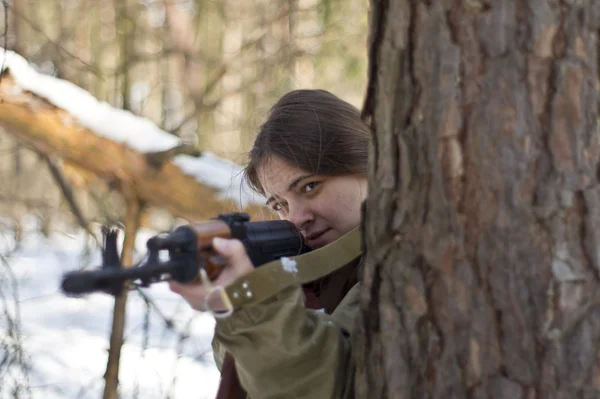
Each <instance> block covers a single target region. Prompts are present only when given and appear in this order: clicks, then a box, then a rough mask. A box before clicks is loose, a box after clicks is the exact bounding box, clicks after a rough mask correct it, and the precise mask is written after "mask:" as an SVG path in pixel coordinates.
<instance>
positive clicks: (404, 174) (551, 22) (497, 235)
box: [356, 0, 600, 399]
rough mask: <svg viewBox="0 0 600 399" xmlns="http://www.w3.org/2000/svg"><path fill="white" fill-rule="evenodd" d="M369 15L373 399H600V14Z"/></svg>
mask: <svg viewBox="0 0 600 399" xmlns="http://www.w3.org/2000/svg"><path fill="white" fill-rule="evenodd" d="M371 12H372V14H371V37H370V49H369V51H370V54H369V55H370V68H369V75H370V76H369V86H368V87H369V90H368V93H367V99H366V101H365V108H364V115H365V117H366V118H369V119H370V120H371V122H372V125H373V128H374V146H373V152H372V155H373V156H372V163H371V165H370V166H371V167H370V176H369V179H370V180H369V184H370V186H369V190H370V192H369V198H368V199H367V206H366V212H365V227H364V228H365V245H366V259H365V262H366V263H365V271H364V277H363V285H362V304H363V305H362V312H361V313H362V314H361V319H360V323H359V324H358V326H357V328H358V331H357V337H358V340H357V356H358V359H357V362H358V366H357V383H356V384H357V385H356V387H357V392H358V396H359V397H367V396H368V397H369V398H373V399H377V398H419V399H421V398H444V399H447V398H470V399H471V398H472V399H475V398H507V399H509V398H510V399H533V398H557V399H558V398H565V399H567V398H597V397H599V396H600V350H599V349H600V346H598V343H599V342H600V294H598V293H597V292H600V291H599V289H598V288H599V287H598V285H599V279H600V163H599V158H600V134H599V129H598V100H599V96H598V90H599V88H600V82H599V76H598V73H599V69H598V64H599V61H600V52H599V42H598V33H600V32H599V30H600V2H598V1H595V0H581V1H578V2H573V1H558V0H556V1H552V0H531V1H516V0H494V1H493V2H492V1H483V0H481V1H477V0H462V1H458V0H457V1H435V2H432V1H418V0H414V1H409V0H380V1H377V0H372V1H371ZM366 392H368V393H369V394H368V395H367V394H366Z"/></svg>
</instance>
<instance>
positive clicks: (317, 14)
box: [0, 0, 368, 399]
mask: <svg viewBox="0 0 600 399" xmlns="http://www.w3.org/2000/svg"><path fill="white" fill-rule="evenodd" d="M2 5H3V7H2V8H1V9H0V11H1V12H2V13H3V17H2V18H0V20H1V24H0V32H2V40H1V41H2V42H3V44H2V47H5V48H7V49H9V50H13V51H15V52H17V53H18V54H20V55H22V56H23V57H24V58H25V59H27V60H28V61H29V62H30V63H31V65H33V66H35V67H36V69H37V70H38V71H39V72H41V73H43V74H47V75H51V76H55V77H57V78H60V79H64V80H67V81H70V82H73V83H74V84H76V85H78V86H79V87H81V88H83V89H85V90H87V91H89V92H90V93H91V94H92V95H93V96H95V97H96V98H97V99H98V100H100V101H105V102H106V103H108V104H110V105H111V106H113V107H116V108H121V109H124V110H128V111H130V112H132V113H133V114H135V115H139V116H142V117H145V118H148V119H150V120H151V121H153V122H154V123H155V124H156V125H157V126H159V127H160V128H162V129H163V130H165V131H167V132H170V133H172V134H173V135H175V136H178V137H180V138H181V140H182V141H183V142H185V143H188V144H190V145H192V146H194V147H195V148H197V149H198V150H200V151H208V152H212V153H214V154H216V155H218V156H220V157H222V158H225V159H229V160H231V161H233V162H235V163H238V164H243V163H244V160H245V153H246V152H247V151H248V150H249V147H250V145H251V143H252V141H253V139H254V136H255V133H256V130H257V128H258V127H259V125H260V123H261V122H262V121H263V120H264V118H265V116H266V113H267V111H268V109H269V107H270V106H271V105H272V104H273V103H274V102H275V101H276V100H277V99H278V98H279V97H280V96H281V95H282V94H284V93H285V92H287V91H289V90H292V89H297V88H323V89H326V90H328V91H331V92H333V93H334V94H336V95H338V96H340V97H342V98H343V99H345V100H347V101H349V102H350V103H352V104H353V105H355V106H356V107H357V108H361V106H362V101H363V98H364V95H365V84H366V81H367V79H366V76H367V72H366V68H367V34H368V26H367V24H368V3H367V1H363V0H360V1H359V0H285V1H284V0H277V1H271V0H243V1H242V0H214V1H203V0H135V1H134V0H93V1H92V0H44V1H41V0H28V1H24V0H12V1H3V2H2ZM12 133H14V132H12ZM0 154H1V155H0V182H1V183H0V232H1V233H2V238H3V241H2V245H0V251H2V252H1V253H0V255H1V256H2V264H1V265H0V293H1V295H0V300H1V301H2V306H1V307H2V315H1V316H0V327H2V328H3V330H4V331H3V332H2V333H0V387H3V388H0V397H2V398H5V397H6V398H9V397H11V398H12V397H19V398H20V397H23V398H25V397H41V396H43V397H51V396H53V395H54V396H55V397H73V392H77V397H88V396H87V395H90V396H89V397H97V396H98V392H99V391H101V389H102V384H101V382H102V372H103V367H106V364H100V365H97V366H100V367H96V368H94V370H95V371H93V372H92V374H93V373H95V374H96V375H89V378H88V379H87V380H86V381H83V380H82V381H81V385H80V386H77V387H65V386H61V385H60V384H58V383H56V384H55V385H53V384H54V383H53V381H44V378H45V377H44V376H47V375H48V374H47V373H46V374H45V373H44V372H43V371H40V369H39V367H38V366H39V365H38V366H36V353H31V351H29V352H28V349H27V345H26V344H25V343H26V342H27V338H28V337H27V334H24V332H27V330H28V327H27V325H26V320H28V319H30V320H35V319H36V318H39V315H40V314H41V313H46V314H47V312H48V311H47V310H46V308H45V307H44V304H46V305H48V304H49V303H51V302H52V301H51V298H52V297H53V296H56V295H60V294H59V293H57V292H54V293H52V294H51V296H49V297H48V296H43V295H42V296H35V295H34V291H35V290H36V289H40V287H41V285H40V284H43V283H48V284H50V285H52V284H56V280H57V279H58V276H55V275H52V273H53V272H56V271H59V270H66V269H67V268H68V267H75V266H81V265H82V264H86V263H93V262H94V261H97V260H98V248H97V244H96V241H95V240H93V239H91V238H90V237H88V235H89V233H86V232H85V229H88V230H90V229H91V230H92V231H91V234H94V231H97V229H98V227H99V226H100V225H102V224H105V223H119V222H122V221H123V219H124V217H125V209H126V207H125V206H124V205H123V204H124V202H123V201H124V200H123V198H122V196H121V195H120V194H119V193H118V192H115V191H113V190H110V187H107V186H106V185H103V184H96V183H95V181H94V178H93V177H92V176H90V175H89V174H87V173H86V172H85V171H83V170H81V169H79V168H78V167H77V166H76V165H73V164H70V163H69V162H63V161H62V160H59V159H53V158H52V157H48V156H47V155H45V154H41V153H39V152H37V151H35V150H34V149H33V148H31V147H30V146H27V145H25V144H23V142H21V141H18V140H17V139H15V135H14V134H11V133H9V132H5V131H0ZM69 196H71V197H72V198H69ZM212 216H214V215H210V214H207V215H206V218H209V217H212ZM181 222H182V221H181V220H178V219H177V218H175V217H174V216H173V215H171V214H169V213H168V212H165V211H164V210H161V209H158V208H155V209H152V210H151V212H147V213H146V214H145V215H144V219H143V222H142V226H143V227H144V228H146V229H147V231H146V232H142V233H141V235H140V237H138V238H140V240H141V242H143V239H144V238H147V234H150V232H152V231H160V230H166V229H169V228H172V227H173V226H175V225H176V224H177V223H181ZM82 226H83V227H85V229H82V228H81V227H82ZM57 237H58V238H57ZM40 243H43V244H40ZM40 245H42V246H43V248H42V249H40V248H41V247H40ZM140 248H141V247H140ZM52 251H59V252H60V253H61V254H62V255H60V256H59V257H58V259H59V260H60V261H59V262H57V261H56V252H52ZM32 253H35V256H37V258H35V257H33V255H32ZM52 254H54V255H52ZM53 256H54V258H53ZM25 258H27V259H28V261H27V262H24V260H23V259H25ZM33 259H36V261H33ZM39 259H46V260H47V262H46V264H45V265H44V264H39V263H37V262H38V261H39ZM42 263H43V262H42ZM57 263H62V264H61V265H57ZM38 270H39V272H38ZM42 270H43V272H41V271H42ZM23 278H25V280H26V281H25V282H23ZM19 283H20V284H19ZM34 283H35V284H34ZM27 284H29V285H27ZM19 290H21V291H19ZM27 290H29V292H28V291H27ZM55 291H56V290H55ZM162 294H165V295H166V294H167V293H164V292H162V293H159V296H160V295H162ZM99 300H100V301H102V305H101V306H104V307H105V311H106V314H105V315H104V316H102V317H97V319H96V321H95V323H96V324H98V323H100V324H101V323H105V324H104V325H103V327H104V328H106V329H109V327H110V319H109V318H108V316H107V315H109V313H110V310H111V309H110V306H109V303H108V302H107V299H106V298H105V299H99ZM132 300H133V305H132V306H137V305H136V303H137V304H138V305H139V307H138V308H134V309H140V312H139V314H135V310H134V315H133V316H131V317H133V318H134V320H135V322H138V321H139V323H140V326H141V327H140V326H139V328H138V329H137V330H136V331H137V333H138V335H137V336H136V335H134V334H133V333H132V334H129V335H127V333H126V342H127V340H128V339H129V340H130V341H132V342H133V341H136V342H138V344H139V345H138V346H139V348H140V351H139V353H138V355H136V356H137V357H136V359H137V361H139V363H130V364H128V365H127V367H129V368H130V370H129V372H128V371H127V369H126V371H124V373H126V375H129V374H131V368H134V369H136V368H137V370H136V371H137V374H135V373H134V374H135V376H132V377H131V381H129V382H130V383H129V382H128V384H129V385H126V386H125V388H126V389H124V390H123V391H122V397H124V398H126V397H137V396H138V395H140V396H143V397H153V396H151V395H149V391H144V390H143V387H144V383H143V381H144V378H145V379H146V381H147V380H148V379H152V378H155V376H148V375H146V376H145V377H144V376H143V374H144V370H141V369H140V368H139V367H140V366H139V364H143V363H144V362H150V360H148V356H147V354H146V355H144V352H147V351H151V350H152V348H151V346H152V341H151V339H150V338H149V337H150V335H151V334H150V333H149V330H151V327H150V323H151V320H154V322H155V323H157V324H159V325H162V324H164V323H165V320H166V319H167V318H168V319H169V320H172V319H173V318H177V317H178V316H176V313H175V312H180V314H179V317H180V318H181V320H185V318H186V317H187V318H189V317H191V315H190V313H186V310H185V307H183V306H181V304H176V303H173V298H171V301H170V302H169V301H167V303H166V304H157V303H150V302H149V301H148V298H141V297H136V298H133V299H132ZM136 301H137V302H136ZM48 306H50V305H48ZM85 307H87V310H88V314H89V313H94V312H93V311H92V309H95V308H93V307H92V305H91V302H88V303H87V305H85V306H84V308H85ZM167 309H168V310H167ZM82 310H85V309H80V311H82ZM61 311H62V309H55V310H54V312H55V313H56V314H58V315H60V312H61ZM82 314H83V313H78V315H79V317H82V316H81V315H82ZM129 314H132V312H131V311H130V312H129ZM165 315H168V316H165ZM90 316H94V315H93V314H92V315H90ZM95 316H98V315H97V314H96V315H95ZM75 319H76V318H75ZM73 322H74V318H73V315H71V319H70V321H66V322H65V323H66V324H65V325H64V326H63V327H64V329H65V330H67V329H68V328H69V324H68V323H73ZM161 323H162V324H161ZM182 323H183V325H185V326H186V330H185V332H182V331H177V329H172V331H171V332H170V334H172V335H173V336H174V337H176V339H175V338H174V339H173V340H171V341H168V340H167V341H168V342H170V343H171V344H172V348H171V349H172V350H173V353H174V354H175V355H176V357H178V356H179V357H181V356H182V355H181V353H182V349H181V343H182V341H183V340H184V339H187V338H188V337H189V335H193V334H194V331H201V332H202V334H204V335H203V339H204V340H205V341H206V340H208V339H209V338H210V337H209V335H210V334H209V333H207V331H209V330H210V328H209V327H210V322H209V321H207V319H202V318H201V319H199V320H198V319H196V320H194V323H196V324H197V325H198V327H197V328H196V329H195V330H194V328H192V327H190V326H191V324H190V323H187V324H186V322H182ZM134 325H135V323H134ZM167 325H168V323H167ZM207 326H208V327H207ZM171 327H172V326H171ZM136 328H137V327H136ZM157 334H159V335H161V334H162V336H163V337H164V334H165V332H164V330H161V332H159V333H157ZM70 337H71V338H69V339H75V338H73V335H71V336H70ZM105 338H106V339H107V340H108V333H107V335H106V337H105ZM149 342H150V343H149ZM71 343H72V345H74V346H76V345H77V344H76V342H75V341H73V342H71ZM87 344H88V345H96V346H97V347H98V348H100V351H105V350H107V348H106V347H105V346H104V347H103V346H102V345H104V343H103V342H96V343H95V344H94V343H89V342H88V343H87ZM161 345H162V346H163V349H164V350H167V348H166V347H167V346H168V344H165V343H164V342H163V343H162V344H161ZM57 348H58V346H57ZM199 351H200V352H201V356H199V355H198V354H197V353H196V354H195V355H191V356H190V357H189V359H191V360H189V359H188V360H189V362H190V364H191V365H190V367H194V365H193V364H192V363H194V362H198V364H201V365H202V367H204V366H206V365H207V367H208V369H210V368H211V367H213V366H212V365H211V360H210V349H209V348H207V347H206V346H202V348H201V349H199ZM53 355H54V356H55V357H56V358H57V359H59V360H57V361H55V362H54V363H51V364H52V366H51V368H53V373H55V374H56V375H59V374H61V373H62V374H69V373H73V364H72V363H71V362H73V361H74V360H73V359H74V358H75V356H76V354H70V355H69V356H71V357H69V356H67V354H66V353H63V352H61V351H58V352H57V353H54V354H53ZM62 355H65V357H64V358H63V359H62V360H60V357H61V356H62ZM78 356H79V358H81V357H82V356H83V357H85V355H82V354H81V353H80V354H79V355H78ZM144 356H146V357H144ZM100 359H101V358H100ZM55 360H56V359H55ZM91 361H95V362H98V359H97V358H92V357H90V358H89V362H91ZM161 361H163V360H160V359H159V360H158V362H161ZM56 364H63V365H64V369H63V370H60V369H59V370H57V369H56ZM68 366H70V367H68ZM36 367H38V368H37V369H36ZM48 367H50V366H48ZM193 370H196V369H193ZM128 373H129V374H128ZM208 373H209V374H206V375H207V376H210V378H211V379H212V380H213V381H212V382H210V383H206V384H205V385H208V386H209V389H208V390H207V391H206V392H207V393H206V395H207V397H210V395H211V394H213V393H214V392H212V391H211V390H214V384H215V383H216V381H214V380H215V379H216V378H218V374H215V373H214V370H212V371H210V370H209V371H208ZM211 373H212V374H211ZM176 374H177V373H175V375H176ZM182 375H185V372H183V373H182ZM164 377H165V376H162V377H160V378H164ZM78 378H80V377H78ZM124 378H125V377H124ZM160 378H159V380H160ZM169 378H171V379H170V380H169V381H168V382H166V384H167V385H166V386H163V385H161V386H160V388H156V389H153V390H152V392H153V394H154V395H155V396H154V397H170V398H172V399H180V398H185V397H197V395H196V394H197V392H195V393H192V392H189V390H187V391H186V389H183V388H181V387H185V386H186V385H185V383H183V384H181V383H180V388H179V389H175V388H174V381H175V380H176V377H174V376H173V375H171V376H170V377H169ZM190 378H191V379H193V378H194V375H193V373H191V375H190ZM196 378H197V377H196ZM207 378H208V377H207ZM84 379H85V378H84ZM125 381H128V380H126V379H125ZM140 381H142V382H140ZM161 381H162V380H161ZM155 382H156V381H155ZM196 382H197V381H196ZM154 385H157V384H154ZM49 393H52V395H50V394H49Z"/></svg>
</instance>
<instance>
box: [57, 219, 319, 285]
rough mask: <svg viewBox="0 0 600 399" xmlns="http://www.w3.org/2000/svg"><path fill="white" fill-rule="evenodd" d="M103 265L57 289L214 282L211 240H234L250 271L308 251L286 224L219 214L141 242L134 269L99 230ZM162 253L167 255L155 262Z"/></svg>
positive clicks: (216, 260)
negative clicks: (202, 276) (143, 251)
mask: <svg viewBox="0 0 600 399" xmlns="http://www.w3.org/2000/svg"><path fill="white" fill-rule="evenodd" d="M103 234H104V248H103V251H102V265H101V266H100V267H99V268H96V269H94V270H84V271H73V272H69V273H66V274H65V275H64V276H63V279H62V283H61V288H62V290H63V292H64V293H65V294H66V295H68V296H80V295H83V294H87V293H91V292H104V293H107V294H110V295H114V296H117V295H119V294H120V293H121V292H122V291H123V290H124V289H125V288H128V289H135V288H136V287H148V286H150V285H151V284H154V283H158V282H161V281H166V280H170V279H173V280H175V281H177V282H180V283H189V282H192V281H195V280H197V279H198V277H199V273H200V271H202V270H203V273H204V272H206V275H207V276H208V278H209V279H210V280H214V279H215V278H217V276H218V275H219V274H220V273H221V270H222V269H223V268H224V267H225V259H223V258H222V257H221V256H219V255H218V254H217V253H216V252H215V251H214V250H213V249H212V239H213V238H214V237H222V238H237V239H238V240H240V241H241V242H242V243H243V244H244V246H245V248H246V252H247V253H248V256H249V257H250V260H251V261H252V264H254V265H255V267H258V266H260V265H263V264H265V263H269V262H271V261H273V260H277V259H279V258H281V257H284V256H296V255H300V254H303V253H305V252H308V250H309V249H308V248H307V247H306V246H305V244H304V240H303V237H302V234H301V233H300V231H299V230H298V229H297V228H296V226H295V225H294V224H293V223H291V222H289V221H285V220H272V221H259V222H251V221H250V217H249V216H248V214H246V213H238V212H234V213H227V214H220V215H219V216H218V217H216V218H214V219H210V220H207V221H205V222H200V223H196V224H189V225H185V226H180V227H178V228H176V229H175V230H173V231H172V232H169V233H166V234H159V235H156V236H154V237H152V238H150V239H149V240H148V241H147V242H146V246H147V248H148V255H147V257H146V258H145V261H142V263H141V264H140V265H138V266H136V267H131V268H123V267H122V265H121V262H120V259H119V255H118V253H117V236H118V231H117V230H109V229H104V230H103ZM161 251H163V252H162V253H163V254H164V253H165V252H167V253H168V257H167V259H166V260H160V259H159V258H160V254H161Z"/></svg>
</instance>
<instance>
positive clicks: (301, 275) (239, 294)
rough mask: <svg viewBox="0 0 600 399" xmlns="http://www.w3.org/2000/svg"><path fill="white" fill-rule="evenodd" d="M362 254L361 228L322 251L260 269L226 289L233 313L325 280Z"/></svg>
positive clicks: (272, 263) (315, 251) (278, 261)
mask: <svg viewBox="0 0 600 399" xmlns="http://www.w3.org/2000/svg"><path fill="white" fill-rule="evenodd" d="M361 253H362V248H361V232H360V227H356V228H355V229H353V230H351V231H350V232H348V233H346V234H344V235H343V236H342V237H340V238H339V239H337V240H335V241H334V242H332V243H331V244H328V245H326V246H324V247H322V248H319V249H316V250H314V251H311V252H308V253H306V254H303V255H298V256H294V257H290V258H281V259H279V260H276V261H273V262H269V263H267V264H265V265H262V266H260V267H257V268H256V269H254V270H253V271H252V272H251V273H250V274H248V275H246V276H244V277H242V278H240V279H238V280H236V281H235V282H234V283H233V284H231V285H230V286H228V287H227V288H225V289H224V291H225V294H226V295H227V296H228V297H229V298H228V299H229V300H230V302H231V305H232V307H233V309H238V308H240V307H241V306H243V305H248V304H252V303H258V302H262V301H264V300H265V299H268V298H270V297H272V296H274V295H277V294H278V293H280V292H281V291H283V290H285V289H286V288H288V287H291V286H294V285H300V284H306V283H309V282H311V281H314V280H317V279H319V278H321V277H323V276H326V275H328V274H330V273H332V272H334V271H335V270H337V269H339V268H341V267H343V266H344V265H346V264H348V263H350V262H352V261H353V260H354V259H356V258H358V257H359V256H360V255H361Z"/></svg>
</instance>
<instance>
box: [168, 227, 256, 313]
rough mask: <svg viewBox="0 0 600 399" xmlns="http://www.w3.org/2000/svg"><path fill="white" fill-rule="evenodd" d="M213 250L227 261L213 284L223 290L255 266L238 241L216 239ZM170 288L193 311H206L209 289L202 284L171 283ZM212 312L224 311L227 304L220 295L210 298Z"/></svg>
mask: <svg viewBox="0 0 600 399" xmlns="http://www.w3.org/2000/svg"><path fill="white" fill-rule="evenodd" d="M212 245H213V249H214V250H215V252H217V253H218V254H219V255H221V256H222V257H224V258H225V259H226V261H227V264H226V266H225V267H224V268H223V270H222V271H221V274H219V276H218V277H217V278H216V280H214V281H213V282H212V284H213V286H217V285H220V286H222V287H223V288H226V287H228V286H229V285H230V284H232V283H233V282H234V281H235V280H237V279H238V278H240V277H242V276H245V275H247V274H248V273H250V272H251V271H252V270H253V269H254V266H253V265H252V262H251V261H250V258H249V257H248V254H247V253H246V249H245V248H244V244H242V242H241V241H240V240H237V239H226V238H220V237H215V238H213V241H212ZM169 288H170V289H171V291H173V292H174V293H176V294H179V295H181V296H182V297H183V299H185V300H186V301H187V303H189V304H190V306H191V307H192V308H193V309H196V310H200V311H206V310H209V309H206V307H205V298H206V295H207V294H208V292H209V288H208V287H207V286H205V285H204V284H202V283H201V282H194V283H189V284H180V283H178V282H176V281H169ZM209 307H210V310H213V311H217V312H218V311H224V310H226V308H225V304H224V303H223V302H222V300H221V297H220V295H219V294H218V293H213V294H212V295H211V297H210V303H209Z"/></svg>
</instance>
